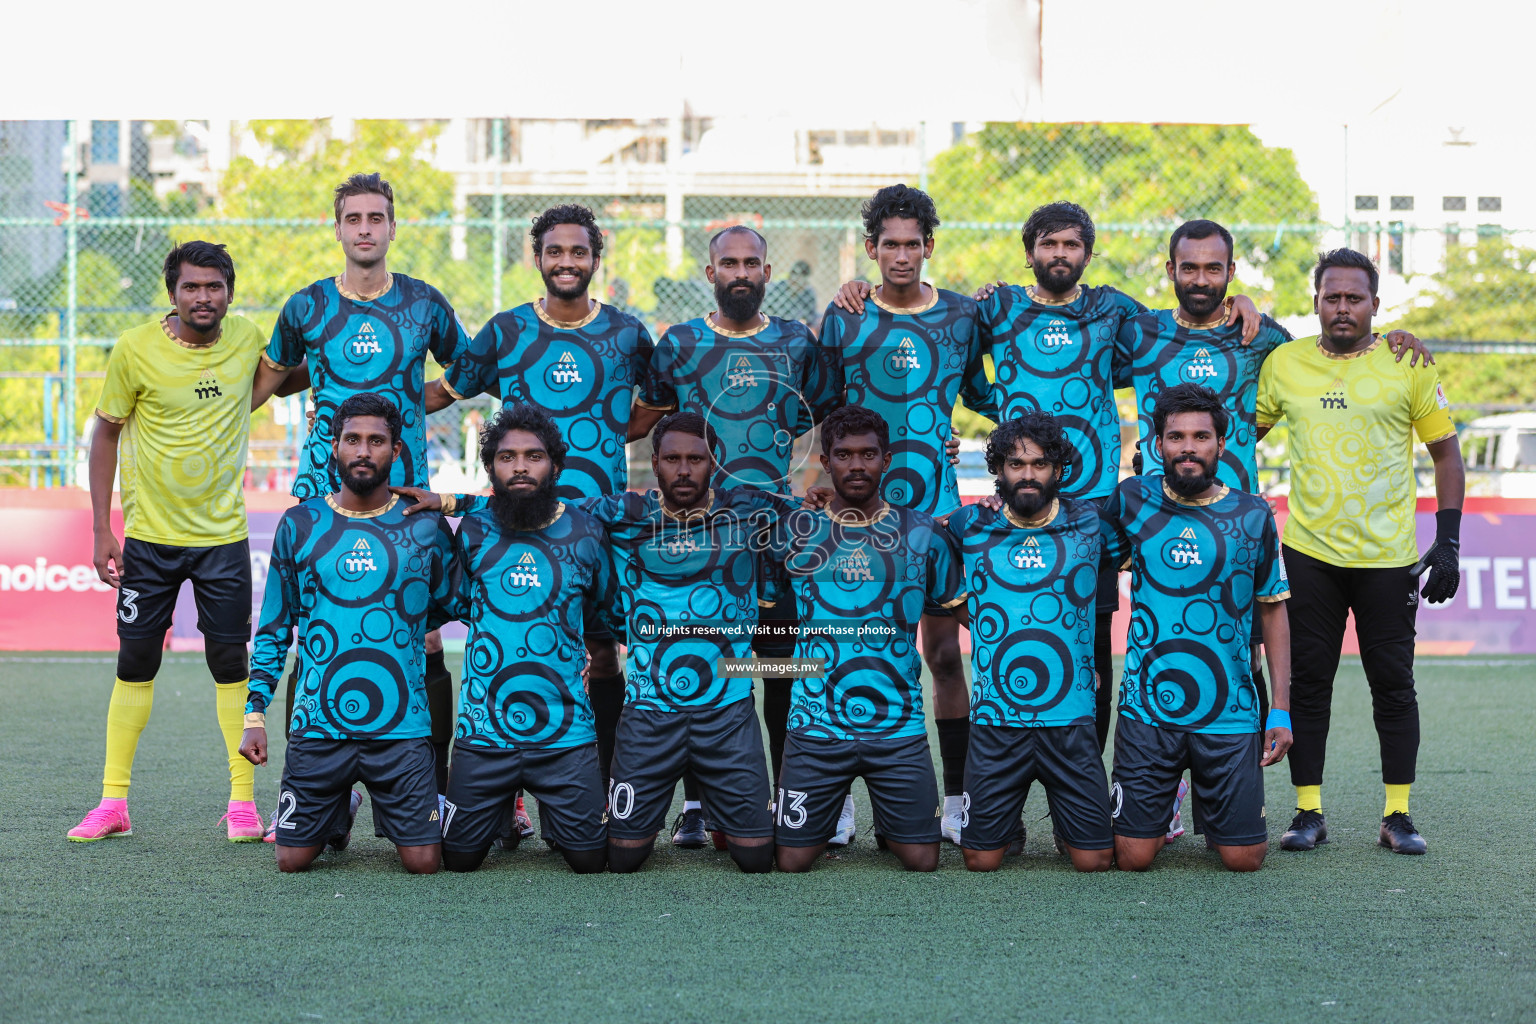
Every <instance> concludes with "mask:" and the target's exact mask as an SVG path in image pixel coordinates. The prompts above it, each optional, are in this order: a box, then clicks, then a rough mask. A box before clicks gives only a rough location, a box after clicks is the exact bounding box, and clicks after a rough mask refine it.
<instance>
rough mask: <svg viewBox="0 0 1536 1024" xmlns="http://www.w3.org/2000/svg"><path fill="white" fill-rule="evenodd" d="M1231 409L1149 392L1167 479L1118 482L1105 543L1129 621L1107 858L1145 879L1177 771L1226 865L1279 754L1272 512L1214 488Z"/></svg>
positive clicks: (1283, 709) (1284, 683) (1260, 820)
mask: <svg viewBox="0 0 1536 1024" xmlns="http://www.w3.org/2000/svg"><path fill="white" fill-rule="evenodd" d="M1227 416H1228V413H1227V411H1226V409H1225V408H1223V406H1222V404H1221V400H1220V399H1219V398H1218V397H1217V396H1216V393H1215V392H1213V391H1212V390H1211V389H1210V388H1206V387H1201V386H1200V385H1198V384H1178V385H1175V386H1174V387H1171V388H1169V389H1167V390H1166V391H1164V392H1163V393H1162V395H1161V396H1159V397H1158V400H1157V404H1156V406H1155V407H1154V409H1153V414H1152V426H1153V433H1154V437H1155V443H1156V445H1157V452H1158V455H1159V457H1160V458H1161V459H1162V462H1163V466H1164V467H1165V471H1166V475H1165V476H1137V477H1132V478H1131V479H1129V480H1125V481H1122V482H1121V484H1120V485H1119V486H1118V487H1117V488H1116V489H1115V492H1114V494H1113V495H1112V496H1111V498H1110V501H1109V503H1108V506H1107V507H1106V509H1105V512H1104V515H1105V520H1106V531H1107V533H1106V538H1105V543H1106V545H1107V546H1108V547H1109V550H1110V551H1111V553H1112V554H1113V555H1114V557H1115V558H1116V559H1117V560H1118V559H1124V558H1128V559H1129V567H1130V569H1131V571H1132V573H1133V582H1132V586H1131V628H1130V635H1129V637H1128V639H1127V642H1126V653H1125V676H1124V678H1123V680H1122V682H1121V685H1120V719H1119V724H1118V725H1117V726H1116V729H1115V765H1114V785H1113V789H1112V793H1111V802H1112V804H1113V806H1114V821H1115V862H1116V864H1118V866H1119V867H1120V868H1122V869H1124V870H1126V871H1144V870H1146V869H1147V868H1148V867H1150V866H1151V865H1152V859H1153V857H1155V856H1156V855H1157V851H1158V850H1161V849H1162V848H1163V845H1164V834H1165V833H1166V832H1167V830H1168V797H1169V794H1171V793H1172V792H1174V788H1175V786H1177V784H1178V781H1179V777H1180V776H1181V775H1183V773H1184V771H1185V770H1186V769H1187V770H1188V771H1189V773H1190V778H1191V780H1192V782H1193V783H1194V787H1193V788H1194V796H1195V801H1196V807H1197V809H1198V810H1199V813H1200V819H1201V822H1202V825H1203V828H1204V831H1205V835H1206V840H1207V843H1208V844H1209V845H1210V846H1211V847H1212V848H1214V849H1215V850H1216V851H1217V852H1218V853H1220V854H1221V861H1222V863H1223V864H1225V865H1226V866H1227V867H1228V868H1229V869H1231V870H1233V871H1257V870H1258V869H1259V867H1260V866H1261V865H1262V864H1263V863H1264V853H1265V851H1266V850H1267V849H1268V847H1269V830H1268V826H1267V823H1266V822H1265V819H1264V773H1263V771H1262V769H1263V768H1265V767H1267V766H1269V765H1272V764H1276V763H1278V762H1279V761H1280V759H1281V758H1283V757H1284V756H1285V752H1286V750H1288V749H1289V748H1290V745H1291V730H1290V724H1291V722H1290V718H1291V716H1290V710H1289V709H1290V706H1291V701H1290V696H1291V665H1290V627H1289V625H1288V624H1287V620H1286V613H1285V604H1284V601H1285V599H1286V598H1287V597H1289V596H1290V591H1289V590H1287V589H1286V588H1287V584H1286V579H1285V565H1284V563H1283V562H1282V561H1281V559H1280V541H1279V536H1278V534H1277V532H1276V530H1275V517H1274V514H1273V513H1272V512H1271V511H1270V508H1269V505H1268V504H1267V503H1265V501H1264V499H1263V498H1260V497H1258V496H1257V495H1253V494H1247V493H1244V492H1242V491H1237V490H1233V489H1232V488H1230V487H1228V486H1226V485H1225V484H1222V483H1218V482H1217V479H1216V472H1217V466H1218V465H1219V464H1220V461H1221V455H1222V450H1223V448H1224V447H1225V441H1224V438H1225V437H1226V435H1227V426H1228V424H1227ZM1255 601H1257V602H1258V605H1259V609H1260V613H1261V615H1262V617H1263V634H1264V651H1265V654H1266V655H1267V657H1268V660H1269V676H1270V680H1271V681H1272V685H1273V697H1272V701H1271V708H1270V712H1269V721H1268V722H1267V723H1266V724H1265V726H1264V728H1263V731H1262V732H1261V730H1260V726H1259V710H1258V693H1257V691H1256V689H1255V687H1254V682H1253V676H1252V670H1251V660H1250V652H1249V649H1248V637H1249V632H1250V616H1252V615H1253V606H1254V603H1255Z"/></svg>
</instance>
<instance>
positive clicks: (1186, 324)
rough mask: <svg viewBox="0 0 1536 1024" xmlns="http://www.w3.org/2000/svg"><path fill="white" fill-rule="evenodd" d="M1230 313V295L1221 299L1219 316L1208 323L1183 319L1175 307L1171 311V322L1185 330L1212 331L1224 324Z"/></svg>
mask: <svg viewBox="0 0 1536 1024" xmlns="http://www.w3.org/2000/svg"><path fill="white" fill-rule="evenodd" d="M1231 315H1232V298H1231V296H1228V297H1227V298H1225V299H1223V300H1222V302H1221V316H1220V318H1218V319H1216V320H1212V321H1210V322H1209V323H1204V324H1197V323H1195V322H1194V321H1193V320H1185V319H1184V318H1183V317H1181V316H1179V311H1178V309H1177V308H1175V309H1174V311H1173V322H1174V323H1176V324H1178V325H1179V326H1180V327H1182V328H1184V329H1185V330H1186V331H1214V330H1215V329H1216V328H1218V327H1220V326H1222V325H1223V324H1225V323H1226V322H1227V318H1228V317H1230V316H1231Z"/></svg>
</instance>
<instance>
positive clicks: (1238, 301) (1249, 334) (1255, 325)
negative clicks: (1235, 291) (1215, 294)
mask: <svg viewBox="0 0 1536 1024" xmlns="http://www.w3.org/2000/svg"><path fill="white" fill-rule="evenodd" d="M1227 303H1228V305H1227V318H1226V320H1225V321H1223V322H1224V323H1228V324H1231V323H1241V324H1242V325H1243V337H1242V341H1241V344H1243V345H1251V344H1253V339H1254V338H1257V337H1258V336H1259V328H1261V327H1263V326H1264V317H1263V315H1262V314H1261V313H1260V312H1259V307H1257V306H1255V305H1254V304H1253V300H1252V299H1250V298H1249V297H1248V296H1246V295H1234V296H1232V297H1231V298H1229V299H1227Z"/></svg>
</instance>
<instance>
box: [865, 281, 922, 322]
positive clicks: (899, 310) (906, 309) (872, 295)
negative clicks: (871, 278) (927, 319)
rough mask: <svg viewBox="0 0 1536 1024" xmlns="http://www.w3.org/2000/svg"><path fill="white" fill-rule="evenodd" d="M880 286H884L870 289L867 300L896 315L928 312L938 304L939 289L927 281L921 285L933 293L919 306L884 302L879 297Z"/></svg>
mask: <svg viewBox="0 0 1536 1024" xmlns="http://www.w3.org/2000/svg"><path fill="white" fill-rule="evenodd" d="M882 287H884V286H883V285H876V286H875V287H874V288H871V289H870V291H869V301H871V302H873V303H874V304H875V305H877V306H879V307H880V308H881V309H883V310H885V311H886V312H887V313H895V314H896V315H897V316H916V315H917V314H919V313H926V312H928V311H929V310H930V309H932V308H933V307H934V306H937V305H938V304H939V290H938V289H937V288H935V287H934V286H933V285H931V284H928V283H927V282H924V283H923V287H924V288H927V289H928V290H929V291H930V292H932V293H933V295H932V297H931V298H929V300H928V301H927V302H925V303H923V304H922V305H921V306H892V305H891V304H890V303H888V302H885V301H883V300H882V299H881V298H880V289H881V288H882Z"/></svg>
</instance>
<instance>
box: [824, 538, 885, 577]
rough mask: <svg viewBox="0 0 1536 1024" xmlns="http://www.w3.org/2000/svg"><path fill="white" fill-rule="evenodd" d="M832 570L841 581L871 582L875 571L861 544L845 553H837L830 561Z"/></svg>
mask: <svg viewBox="0 0 1536 1024" xmlns="http://www.w3.org/2000/svg"><path fill="white" fill-rule="evenodd" d="M832 572H833V573H834V574H835V575H836V576H837V577H838V578H839V579H840V581H841V582H843V583H873V582H874V581H875V573H874V570H873V568H871V566H870V564H869V552H867V551H865V550H864V546H863V545H862V544H861V545H859V546H858V547H856V548H854V549H853V550H852V551H850V552H848V553H847V554H846V555H838V556H837V558H836V559H835V560H834V561H833V563H832Z"/></svg>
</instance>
